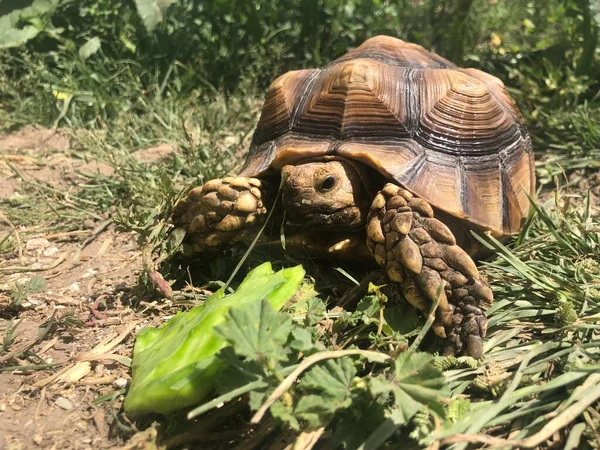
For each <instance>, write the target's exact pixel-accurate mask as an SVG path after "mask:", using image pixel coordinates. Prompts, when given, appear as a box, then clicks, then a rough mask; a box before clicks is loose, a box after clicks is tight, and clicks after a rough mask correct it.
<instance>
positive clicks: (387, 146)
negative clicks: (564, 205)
mask: <svg viewBox="0 0 600 450" xmlns="http://www.w3.org/2000/svg"><path fill="white" fill-rule="evenodd" d="M335 156H341V157H346V158H349V159H352V160H356V161H360V162H362V163H364V164H367V165H368V166H371V167H373V168H375V169H376V170H378V171H379V172H381V173H382V174H384V175H385V176H386V177H387V178H390V179H393V180H395V181H396V182H397V183H398V184H400V185H401V186H403V187H404V188H405V189H408V190H409V191H411V192H413V193H414V194H416V195H418V196H420V197H422V198H424V199H426V200H427V201H429V202H430V203H431V204H432V205H433V206H434V207H436V208H438V209H439V210H441V211H444V212H446V213H449V214H450V215H452V216H455V217H457V218H460V219H465V220H467V221H468V222H469V223H471V224H474V225H477V226H479V227H481V228H483V229H487V230H490V231H491V232H492V233H493V234H495V235H497V236H500V235H505V234H512V233H515V232H517V231H518V230H519V229H520V228H521V226H522V224H523V221H524V220H525V218H526V217H527V214H528V211H529V206H530V204H529V200H528V198H527V194H533V191H534V187H535V179H534V172H533V155H532V151H531V141H530V138H529V136H528V134H527V130H526V129H525V126H524V123H523V118H522V116H521V114H520V112H519V110H518V108H517V106H516V104H515V102H514V101H513V100H512V99H511V98H510V96H509V95H508V93H507V92H506V90H505V88H504V85H503V84H502V82H501V81H500V80H499V79H498V78H495V77H493V76H491V75H489V74H487V73H484V72H482V71H480V70H476V69H461V68H458V67H457V66H456V65H454V64H452V63H451V62H450V61H447V60H445V59H444V58H442V57H440V56H438V55H436V54H434V53H431V52H429V51H427V50H425V49H424V48H423V47H421V46H419V45H415V44H411V43H408V42H404V41H401V40H399V39H396V38H392V37H388V36H377V37H374V38H371V39H369V40H367V41H366V42H364V43H363V44H362V45H361V46H360V47H358V48H356V49H354V50H352V51H350V52H348V53H347V54H345V55H344V56H342V57H340V58H338V59H336V60H335V61H333V62H332V63H331V64H329V65H328V66H326V67H324V68H322V69H307V70H296V71H292V72H288V73H286V74H284V75H282V76H280V77H279V78H277V79H276V80H275V81H274V82H273V83H272V84H271V86H270V87H269V90H268V92H267V97H266V100H265V104H264V107H263V110H262V114H261V117H260V120H259V122H258V125H257V129H256V131H255V133H254V136H253V139H252V144H251V148H250V153H249V155H248V158H247V160H246V163H245V165H244V167H243V169H242V172H241V175H243V176H260V175H261V174H264V173H265V172H266V171H268V170H280V169H281V168H282V167H283V166H284V165H286V164H297V163H299V162H302V161H303V160H307V159H312V160H314V159H317V160H318V159H321V158H327V157H335Z"/></svg>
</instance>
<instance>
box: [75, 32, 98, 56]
mask: <svg viewBox="0 0 600 450" xmlns="http://www.w3.org/2000/svg"><path fill="white" fill-rule="evenodd" d="M101 45H102V43H101V42H100V38H99V37H97V36H95V37H93V38H91V39H89V40H88V41H87V42H86V43H85V44H83V45H82V46H81V47H80V48H79V56H81V59H84V60H85V59H88V58H89V57H90V56H92V55H93V54H94V53H96V52H97V51H98V50H100V46H101Z"/></svg>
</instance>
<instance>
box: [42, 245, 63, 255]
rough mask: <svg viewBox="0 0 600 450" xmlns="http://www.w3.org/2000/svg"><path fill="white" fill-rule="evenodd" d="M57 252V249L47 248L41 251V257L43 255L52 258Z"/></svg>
mask: <svg viewBox="0 0 600 450" xmlns="http://www.w3.org/2000/svg"><path fill="white" fill-rule="evenodd" d="M59 251H60V250H59V249H58V247H48V248H47V249H46V250H44V251H43V253H42V255H44V256H54V255H56V254H57V253H58V252H59Z"/></svg>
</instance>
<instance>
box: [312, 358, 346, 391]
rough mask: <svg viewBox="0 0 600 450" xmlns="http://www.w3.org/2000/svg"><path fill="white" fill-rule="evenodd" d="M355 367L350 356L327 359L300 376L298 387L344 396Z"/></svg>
mask: <svg viewBox="0 0 600 450" xmlns="http://www.w3.org/2000/svg"><path fill="white" fill-rule="evenodd" d="M355 376H356V368H355V367H354V363H353V362H352V358H348V357H345V358H340V359H329V360H326V361H325V362H324V363H322V364H319V365H317V366H315V367H313V368H312V369H310V370H309V371H308V372H307V373H306V375H305V376H304V377H303V378H302V381H301V383H300V387H301V388H304V389H313V390H316V391H319V392H323V393H327V394H329V395H331V396H334V397H335V396H337V397H345V396H347V395H348V394H349V392H350V387H351V386H352V381H353V380H354V377H355Z"/></svg>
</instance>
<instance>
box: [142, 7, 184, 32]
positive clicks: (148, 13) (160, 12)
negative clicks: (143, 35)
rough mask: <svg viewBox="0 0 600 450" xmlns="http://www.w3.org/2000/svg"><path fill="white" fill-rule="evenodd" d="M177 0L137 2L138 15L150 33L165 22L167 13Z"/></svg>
mask: <svg viewBox="0 0 600 450" xmlns="http://www.w3.org/2000/svg"><path fill="white" fill-rule="evenodd" d="M175 1H176V0H135V6H136V7H137V11H138V14H139V15H140V17H141V19H142V22H144V26H145V27H146V30H148V32H152V31H154V29H155V28H156V25H158V24H159V23H160V22H162V21H163V19H164V18H165V13H166V11H167V9H168V8H169V6H171V4H173V3H175Z"/></svg>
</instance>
